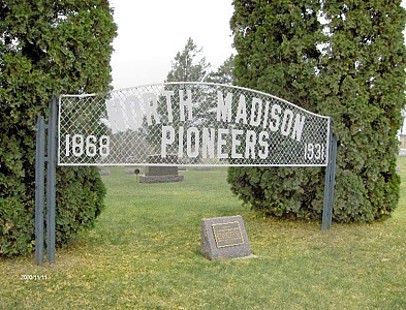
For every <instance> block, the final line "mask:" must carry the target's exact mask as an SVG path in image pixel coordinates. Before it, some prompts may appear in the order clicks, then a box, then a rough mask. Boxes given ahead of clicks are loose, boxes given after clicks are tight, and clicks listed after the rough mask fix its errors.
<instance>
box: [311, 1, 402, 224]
mask: <svg viewBox="0 0 406 310" xmlns="http://www.w3.org/2000/svg"><path fill="white" fill-rule="evenodd" d="M400 4H401V1H400V0H398V1H394V0H390V1H376V0H374V1H365V0H362V1H361V0H359V1H350V2H345V3H344V2H342V1H326V3H325V16H326V19H327V20H328V21H329V23H328V25H327V26H328V29H327V30H328V32H329V33H330V42H329V44H328V45H327V50H326V54H325V57H324V59H323V68H322V70H321V75H320V86H319V87H318V89H319V90H320V93H319V96H320V97H319V102H320V103H322V105H323V108H322V109H323V111H324V113H325V114H327V115H331V116H333V118H334V122H335V127H334V131H335V133H336V134H337V136H338V140H339V150H338V169H337V184H336V199H335V205H334V218H335V219H336V220H337V221H341V222H349V221H362V222H363V221H367V222H368V221H372V220H376V219H381V218H386V217H388V216H389V215H390V213H391V212H392V211H393V210H394V209H395V207H396V205H397V202H398V196H399V183H400V180H399V177H398V175H397V174H396V156H397V154H398V140H397V137H396V134H397V132H398V130H399V128H400V126H401V124H402V117H401V110H402V108H404V106H405V103H406V102H405V78H406V75H405V70H404V69H405V46H404V39H403V34H402V30H403V28H404V25H405V11H404V9H403V8H402V7H401V6H400Z"/></svg>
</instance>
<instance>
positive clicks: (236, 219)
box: [201, 215, 251, 260]
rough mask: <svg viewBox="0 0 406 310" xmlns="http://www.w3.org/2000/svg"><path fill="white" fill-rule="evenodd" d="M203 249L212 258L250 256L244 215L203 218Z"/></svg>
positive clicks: (204, 253) (205, 254)
mask: <svg viewBox="0 0 406 310" xmlns="http://www.w3.org/2000/svg"><path fill="white" fill-rule="evenodd" d="M201 251H202V253H203V255H204V256H206V257H207V258H208V259H210V260H214V259H224V258H237V257H249V256H250V255H251V247H250V244H249V241H248V236H247V232H246V230H245V225H244V221H243V219H242V217H241V216H240V215H236V216H228V217H216V218H208V219H202V226H201Z"/></svg>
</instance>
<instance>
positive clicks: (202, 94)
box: [58, 82, 330, 166]
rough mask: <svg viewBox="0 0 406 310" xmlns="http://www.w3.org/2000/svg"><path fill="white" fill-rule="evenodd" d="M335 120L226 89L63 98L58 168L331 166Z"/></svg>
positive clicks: (159, 88) (185, 86) (190, 87)
mask: <svg viewBox="0 0 406 310" xmlns="http://www.w3.org/2000/svg"><path fill="white" fill-rule="evenodd" d="M329 137H330V118H329V117H325V116H320V115H317V114H314V113H311V112H309V111H306V110H304V109H302V108H300V107H298V106H296V105H294V104H292V103H290V102H287V101H285V100H283V99H280V98H277V97H274V96H272V95H269V94H266V93H263V92H259V91H255V90H251V89H246V88H241V87H234V86H228V85H220V84H210V83H183V82H181V83H165V84H157V85H147V86H140V87H135V88H129V89H123V90H117V91H112V92H110V93H108V94H104V95H62V96H60V102H59V149H58V162H59V165H65V166H72V165H80V166H84V165H178V166H182V165H184V166H192V165H193V166H205V165H207V166H327V163H328V155H329V154H328V152H329Z"/></svg>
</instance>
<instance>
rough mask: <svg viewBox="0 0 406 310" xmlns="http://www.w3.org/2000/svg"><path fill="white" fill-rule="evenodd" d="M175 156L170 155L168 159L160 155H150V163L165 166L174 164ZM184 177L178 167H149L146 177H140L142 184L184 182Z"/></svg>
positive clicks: (146, 168)
mask: <svg viewBox="0 0 406 310" xmlns="http://www.w3.org/2000/svg"><path fill="white" fill-rule="evenodd" d="M172 156H173V155H168V156H167V158H164V159H163V158H161V157H160V156H158V155H150V156H149V157H148V159H149V161H150V162H153V163H155V162H156V163H157V164H165V163H166V162H173V159H172ZM183 179H184V177H183V175H179V173H178V167H177V166H166V165H165V166H161V165H160V166H158V165H157V166H147V167H145V175H144V176H140V183H166V182H180V181H183Z"/></svg>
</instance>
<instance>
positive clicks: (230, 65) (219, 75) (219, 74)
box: [205, 55, 234, 85]
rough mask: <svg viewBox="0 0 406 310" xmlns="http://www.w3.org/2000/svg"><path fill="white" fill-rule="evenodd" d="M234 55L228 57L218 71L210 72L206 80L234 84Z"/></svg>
mask: <svg viewBox="0 0 406 310" xmlns="http://www.w3.org/2000/svg"><path fill="white" fill-rule="evenodd" d="M233 70H234V55H231V56H230V57H229V58H227V59H226V60H225V61H224V63H223V64H222V65H221V66H220V67H218V68H217V70H216V71H214V72H210V73H209V75H208V76H207V78H206V79H205V82H210V83H217V84H225V85H233V84H234V78H233Z"/></svg>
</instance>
